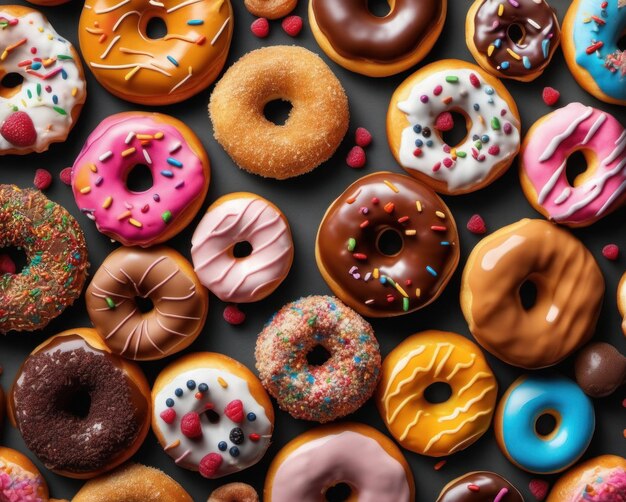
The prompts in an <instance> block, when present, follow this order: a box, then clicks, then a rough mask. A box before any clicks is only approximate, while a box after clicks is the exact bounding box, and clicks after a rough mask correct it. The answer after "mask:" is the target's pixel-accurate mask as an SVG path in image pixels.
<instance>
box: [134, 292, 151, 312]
mask: <svg viewBox="0 0 626 502" xmlns="http://www.w3.org/2000/svg"><path fill="white" fill-rule="evenodd" d="M135 305H136V306H137V310H139V312H141V313H142V314H147V313H148V312H152V309H154V303H152V300H151V299H150V298H144V297H143V296H135Z"/></svg>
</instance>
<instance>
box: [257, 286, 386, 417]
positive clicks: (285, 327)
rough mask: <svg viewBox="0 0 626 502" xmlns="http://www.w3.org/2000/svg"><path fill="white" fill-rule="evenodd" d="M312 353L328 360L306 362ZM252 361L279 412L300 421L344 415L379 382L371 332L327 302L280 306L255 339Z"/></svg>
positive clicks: (347, 312)
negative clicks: (280, 410) (254, 356)
mask: <svg viewBox="0 0 626 502" xmlns="http://www.w3.org/2000/svg"><path fill="white" fill-rule="evenodd" d="M316 351H317V352H318V354H317V355H326V353H327V355H328V358H327V359H326V361H325V362H322V364H316V362H320V361H315V362H309V358H311V360H314V359H315V358H316V357H317V355H316ZM311 352H312V354H311V355H309V354H310V353H311ZM255 355H256V367H257V370H258V371H259V376H260V378H261V382H262V383H263V385H264V386H265V388H266V389H267V390H268V392H269V393H270V394H271V395H272V396H274V398H276V400H277V401H278V405H279V406H280V408H281V409H283V410H285V411H287V412H289V413H290V414H291V416H292V417H294V418H298V419H302V420H313V421H315V422H321V423H324V422H330V421H332V420H335V419H337V418H340V417H343V416H345V415H349V414H350V413H352V412H354V411H356V410H357V409H359V408H360V407H361V406H362V405H363V404H364V403H365V401H367V400H368V399H369V398H370V396H371V395H372V394H373V392H374V390H375V388H376V384H377V383H378V378H379V376H380V365H381V359H380V351H379V346H378V341H377V340H376V337H375V336H374V332H373V330H372V327H371V326H370V325H369V323H367V322H366V321H365V320H364V319H363V318H362V317H361V316H359V314H357V313H356V312H355V311H353V310H352V309H350V308H349V307H347V306H346V305H344V304H343V303H341V301H339V300H338V299H337V298H334V297H331V296H309V297H306V298H301V299H299V300H297V301H295V302H292V303H289V304H287V305H285V306H284V307H283V308H282V309H280V311H279V312H278V313H277V314H275V315H274V317H273V318H272V319H271V320H270V321H269V323H268V324H267V325H266V326H265V328H264V329H263V331H262V332H261V334H260V335H259V337H258V339H257V344H256V352H255ZM320 359H322V358H320Z"/></svg>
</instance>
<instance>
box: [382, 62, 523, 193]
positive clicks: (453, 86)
mask: <svg viewBox="0 0 626 502" xmlns="http://www.w3.org/2000/svg"><path fill="white" fill-rule="evenodd" d="M450 112H457V113H460V114H461V115H464V116H465V122H466V128H467V135H466V136H465V138H464V139H463V140H462V141H461V142H460V143H459V144H458V145H448V144H447V143H446V141H445V139H444V138H443V136H442V134H441V131H439V130H437V127H441V126H438V125H437V124H438V121H437V118H438V117H439V116H441V115H442V114H448V113H450ZM387 140H388V141H389V147H390V148H391V152H392V153H393V155H394V157H395V158H396V160H397V161H398V163H399V164H400V165H401V166H402V168H403V169H404V170H405V171H407V172H408V173H409V174H410V175H411V176H414V177H415V178H417V179H419V180H421V181H423V182H424V183H426V184H428V185H430V186H431V187H432V188H434V189H435V190H436V191H437V192H440V193H444V194H451V195H457V194H462V193H468V192H473V191H475V190H478V189H480V188H482V187H484V186H486V185H488V184H489V183H491V182H492V181H494V180H495V179H497V178H499V177H500V176H501V175H502V174H504V172H505V171H506V170H507V169H508V167H509V166H510V165H511V162H513V159H514V158H515V156H516V155H517V152H518V151H519V146H520V118H519V113H518V111H517V106H516V105H515V101H513V98H512V96H511V95H510V94H509V92H508V91H507V90H506V88H505V87H504V85H503V84H502V82H500V81H499V80H498V79H497V78H494V77H492V76H491V75H489V74H488V73H486V72H485V71H483V70H482V69H481V68H479V67H478V66H476V65H473V64H470V63H466V62H464V61H458V60H456V59H446V60H443V61H437V62H436V63H431V64H429V65H427V66H425V67H423V68H421V69H420V70H418V71H417V72H415V73H414V74H413V75H411V76H409V77H408V78H407V79H406V80H405V81H404V82H402V84H400V86H399V87H398V88H397V89H396V91H395V92H394V93H393V96H392V97H391V103H390V104H389V110H388V112H387Z"/></svg>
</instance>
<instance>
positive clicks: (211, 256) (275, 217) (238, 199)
mask: <svg viewBox="0 0 626 502" xmlns="http://www.w3.org/2000/svg"><path fill="white" fill-rule="evenodd" d="M243 243H245V244H246V245H247V246H248V254H244V255H240V254H239V253H238V249H237V248H236V246H237V245H238V244H243ZM191 257H192V260H193V265H194V269H195V271H196V274H197V275H198V277H199V279H200V282H201V283H202V284H203V285H204V286H206V288H207V289H209V290H210V291H211V292H212V293H213V294H214V295H215V296H217V297H218V298H219V299H220V300H222V301H225V302H234V303H249V302H256V301H258V300H261V299H263V298H265V297H266V296H268V295H269V294H271V293H272V292H273V291H274V290H275V289H276V288H277V287H278V286H279V284H280V283H281V282H282V281H283V279H284V278H285V277H286V276H287V273H288V272H289V269H290V268H291V263H292V261H293V241H292V239H291V231H290V230H289V223H288V222H287V219H286V218H285V216H284V215H283V213H282V212H281V211H280V209H278V208H277V207H276V206H275V205H274V204H272V203H271V202H269V201H268V200H265V199H264V198H263V197H260V196H258V195H255V194H252V193H246V192H235V193H231V194H228V195H224V196H223V197H220V198H219V199H217V200H216V201H215V202H214V203H213V204H212V205H211V207H209V209H208V210H207V213H206V214H205V215H204V217H203V218H202V220H201V221H200V224H199V225H198V228H196V231H195V232H194V234H193V237H192V239H191Z"/></svg>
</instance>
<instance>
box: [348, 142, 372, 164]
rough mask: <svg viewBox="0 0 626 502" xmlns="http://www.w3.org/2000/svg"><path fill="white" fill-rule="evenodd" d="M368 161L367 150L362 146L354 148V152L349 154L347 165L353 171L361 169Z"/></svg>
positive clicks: (351, 151)
mask: <svg viewBox="0 0 626 502" xmlns="http://www.w3.org/2000/svg"><path fill="white" fill-rule="evenodd" d="M366 161H367V156H366V155H365V150H363V148H361V147H360V146H354V147H352V150H350V151H349V152H348V156H347V157H346V164H348V166H350V167H352V168H353V169H361V168H362V167H363V166H364V165H365V162H366Z"/></svg>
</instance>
